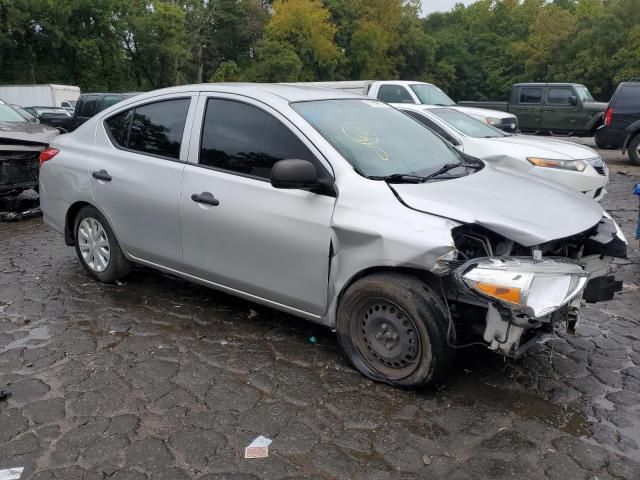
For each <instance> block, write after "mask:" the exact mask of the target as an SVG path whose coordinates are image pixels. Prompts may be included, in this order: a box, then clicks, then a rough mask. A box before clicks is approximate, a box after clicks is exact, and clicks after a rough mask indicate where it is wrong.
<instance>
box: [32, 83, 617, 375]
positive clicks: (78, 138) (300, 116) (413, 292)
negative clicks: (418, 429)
mask: <svg viewBox="0 0 640 480" xmlns="http://www.w3.org/2000/svg"><path fill="white" fill-rule="evenodd" d="M41 160H42V166H41V170H40V185H41V205H42V211H43V214H44V220H45V222H47V223H48V224H49V225H51V226H52V227H53V228H55V229H56V230H58V231H59V232H61V233H62V234H64V238H65V241H66V243H67V244H68V245H73V246H75V249H76V252H77V254H78V257H79V260H80V262H81V263H82V265H83V266H84V268H85V269H86V270H87V271H88V272H89V273H90V274H91V275H92V276H94V277H95V278H97V279H98V280H100V281H104V282H113V281H115V280H118V279H121V278H123V277H124V276H125V275H126V274H127V273H128V272H129V271H130V270H131V267H132V264H134V263H137V264H141V265H146V266H150V267H152V268H156V269H158V270H162V271H165V272H168V273H172V274H175V275H178V276H181V277H183V278H186V279H189V280H192V281H194V282H198V283H201V284H203V285H207V286H210V287H213V288H216V289H219V290H222V291H225V292H229V293H231V294H234V295H238V296H241V297H243V298H246V299H248V300H251V301H255V302H258V303H262V304H264V305H268V306H270V307H273V308H276V309H279V310H282V311H285V312H289V313H291V314H293V315H296V316H298V317H301V318H305V319H308V320H311V321H314V322H318V323H321V324H324V325H327V326H329V327H333V328H335V329H336V330H337V335H338V341H339V343H340V345H341V346H342V348H343V350H344V352H345V354H346V355H347V357H348V358H349V360H350V361H351V363H352V364H353V365H354V366H355V367H356V368H357V369H358V370H359V371H360V372H362V373H363V374H364V375H366V376H368V377H370V378H372V379H374V380H377V381H382V382H386V383H389V384H392V385H396V386H402V387H418V386H423V385H427V384H430V383H433V382H436V381H439V380H442V379H443V378H444V377H445V376H446V372H447V368H448V367H449V365H450V364H451V361H452V359H453V354H454V352H455V351H456V349H457V348H461V347H462V346H464V345H467V344H468V343H470V342H473V343H477V342H482V343H484V344H486V345H487V346H488V347H489V348H491V349H492V350H495V351H496V352H498V353H500V354H503V355H507V356H514V357H515V356H518V355H520V354H522V353H523V352H524V351H525V350H526V348H527V347H528V346H529V345H531V344H532V342H535V341H536V338H538V337H539V335H540V334H543V333H549V332H552V331H553V329H554V327H561V328H568V329H570V330H573V329H575V328H576V327H577V326H578V323H579V320H580V308H581V306H582V305H583V302H585V301H587V302H597V301H602V300H608V299H610V298H612V296H613V294H614V293H615V292H616V291H618V290H620V288H621V285H620V282H616V281H615V280H614V279H613V277H612V276H611V275H609V264H610V262H611V259H612V257H616V256H618V257H621V256H625V255H626V241H625V239H624V236H623V235H622V233H621V232H620V229H619V228H618V227H617V225H616V223H615V222H614V220H613V219H612V218H611V217H610V216H609V215H607V213H606V212H604V211H603V210H602V208H601V206H600V205H599V204H598V203H596V202H595V201H593V200H591V199H588V198H585V197H584V196H583V195H581V194H579V193H577V192H573V191H571V190H568V189H566V188H565V187H562V186H560V185H558V184H553V183H549V182H545V181H541V180H534V179H532V178H530V177H528V176H525V175H520V174H517V173H514V172H513V171H511V170H502V169H501V168H500V167H497V166H493V165H491V164H488V163H485V162H483V161H481V160H478V159H475V158H472V157H468V156H465V155H464V154H463V153H460V152H458V151H457V150H455V149H453V148H452V147H450V146H449V145H448V144H447V143H445V142H444V141H442V140H441V139H440V138H439V137H438V136H436V135H435V134H433V133H432V132H431V131H430V130H428V129H426V128H424V127H423V126H422V125H421V124H420V123H418V122H417V121H416V120H414V119H412V118H411V117H408V116H406V115H404V114H402V113H401V112H399V111H398V110H395V109H394V108H392V107H390V106H388V105H386V104H384V103H381V102H378V101H376V100H373V99H368V98H363V97H361V96H358V95H353V94H349V93H346V92H340V91H336V90H323V89H315V88H311V87H300V86H286V85H256V84H229V85H225V84H210V85H193V86H182V87H175V88H170V89H165V90H158V91H154V92H149V93H146V94H143V95H140V96H137V97H135V98H132V99H129V100H127V101H125V102H122V103H119V104H117V105H115V106H113V107H111V108H109V109H108V110H105V111H103V112H101V113H99V114H98V115H96V116H95V117H94V118H92V119H90V120H89V121H88V122H87V123H86V124H84V125H83V126H82V127H80V128H79V129H77V130H76V131H74V132H73V133H71V134H68V135H64V136H62V137H59V138H58V139H56V140H55V141H54V142H53V143H52V145H51V148H49V149H47V150H45V151H44V152H42V155H41Z"/></svg>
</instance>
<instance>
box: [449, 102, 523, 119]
mask: <svg viewBox="0 0 640 480" xmlns="http://www.w3.org/2000/svg"><path fill="white" fill-rule="evenodd" d="M450 108H453V109H455V110H458V111H459V112H462V113H466V114H467V115H471V116H472V117H483V118H486V117H494V118H501V119H503V118H513V119H514V120H515V119H516V116H515V115H513V114H511V113H507V112H503V111H501V110H489V109H488V108H475V107H461V106H459V105H455V106H452V107H450Z"/></svg>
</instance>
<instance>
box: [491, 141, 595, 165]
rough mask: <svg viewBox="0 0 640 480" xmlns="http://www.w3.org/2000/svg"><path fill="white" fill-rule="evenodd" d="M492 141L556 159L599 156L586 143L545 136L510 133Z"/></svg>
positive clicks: (528, 153)
mask: <svg viewBox="0 0 640 480" xmlns="http://www.w3.org/2000/svg"><path fill="white" fill-rule="evenodd" d="M486 140H490V141H491V142H495V143H496V144H500V145H502V146H507V145H508V146H510V147H512V148H513V149H514V150H515V151H517V152H521V153H525V151H524V150H523V148H526V149H527V150H526V154H527V155H528V156H541V157H543V158H553V159H555V160H577V159H586V158H595V157H598V156H599V155H598V152H596V151H595V150H593V149H592V148H589V147H587V146H585V145H578V144H576V143H571V142H566V141H564V140H555V139H549V138H544V137H534V136H532V135H510V136H508V137H496V138H491V139H486Z"/></svg>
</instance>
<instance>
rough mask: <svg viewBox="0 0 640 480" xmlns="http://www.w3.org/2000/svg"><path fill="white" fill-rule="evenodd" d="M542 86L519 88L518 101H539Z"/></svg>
mask: <svg viewBox="0 0 640 480" xmlns="http://www.w3.org/2000/svg"><path fill="white" fill-rule="evenodd" d="M541 102H542V87H522V88H520V103H541Z"/></svg>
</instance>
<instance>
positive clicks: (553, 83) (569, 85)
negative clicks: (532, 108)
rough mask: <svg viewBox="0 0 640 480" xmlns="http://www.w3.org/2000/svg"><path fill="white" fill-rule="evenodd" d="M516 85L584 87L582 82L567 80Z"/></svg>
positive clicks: (516, 85) (516, 84)
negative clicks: (568, 81) (569, 81)
mask: <svg viewBox="0 0 640 480" xmlns="http://www.w3.org/2000/svg"><path fill="white" fill-rule="evenodd" d="M513 86H514V87H573V86H579V87H584V85H583V84H582V83H566V82H528V83H514V84H513Z"/></svg>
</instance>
